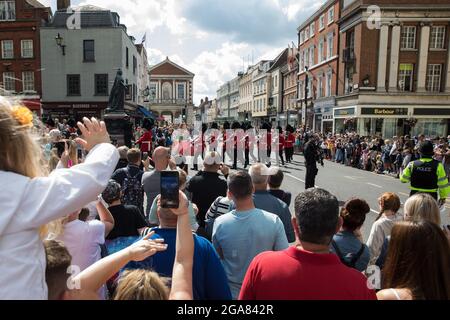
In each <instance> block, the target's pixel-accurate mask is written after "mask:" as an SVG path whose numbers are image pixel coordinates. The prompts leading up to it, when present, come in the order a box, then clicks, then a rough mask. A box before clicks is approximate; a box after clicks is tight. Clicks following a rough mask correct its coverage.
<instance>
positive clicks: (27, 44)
mask: <svg viewBox="0 0 450 320" xmlns="http://www.w3.org/2000/svg"><path fill="white" fill-rule="evenodd" d="M20 43H21V52H22V58H33V40H22V41H21V42H20Z"/></svg>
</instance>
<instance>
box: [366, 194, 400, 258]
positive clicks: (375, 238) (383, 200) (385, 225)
mask: <svg viewBox="0 0 450 320" xmlns="http://www.w3.org/2000/svg"><path fill="white" fill-rule="evenodd" d="M379 205H380V214H379V215H378V218H377V220H375V222H374V224H373V225H372V229H371V231H370V235H369V239H368V240H367V243H366V244H367V246H368V247H369V251H370V262H369V265H374V264H375V263H376V261H377V259H378V257H379V256H380V253H381V249H382V248H383V244H384V241H385V240H386V238H387V237H389V236H390V235H391V229H392V227H393V226H394V224H395V223H396V222H398V221H402V220H403V216H402V215H401V214H399V213H398V210H400V206H401V203H400V198H399V197H398V195H396V194H395V193H390V192H387V193H384V194H382V195H381V197H380V199H379Z"/></svg>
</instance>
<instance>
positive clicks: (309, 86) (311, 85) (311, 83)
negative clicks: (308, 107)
mask: <svg viewBox="0 0 450 320" xmlns="http://www.w3.org/2000/svg"><path fill="white" fill-rule="evenodd" d="M313 90H314V88H313V80H312V79H311V78H310V79H309V83H308V98H312V96H313Z"/></svg>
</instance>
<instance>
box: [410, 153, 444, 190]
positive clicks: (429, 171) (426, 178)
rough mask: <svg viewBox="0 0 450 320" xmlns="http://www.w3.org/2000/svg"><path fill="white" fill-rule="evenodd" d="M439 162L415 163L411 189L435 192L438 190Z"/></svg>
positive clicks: (417, 161)
mask: <svg viewBox="0 0 450 320" xmlns="http://www.w3.org/2000/svg"><path fill="white" fill-rule="evenodd" d="M438 167H439V161H436V160H432V161H429V162H424V161H420V160H416V161H414V164H413V168H412V172H411V187H413V188H416V189H424V190H433V191H437V189H438V175H437V169H438Z"/></svg>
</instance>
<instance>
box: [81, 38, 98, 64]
mask: <svg viewBox="0 0 450 320" xmlns="http://www.w3.org/2000/svg"><path fill="white" fill-rule="evenodd" d="M83 61H84V62H93V61H95V44H94V40H84V41H83Z"/></svg>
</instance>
